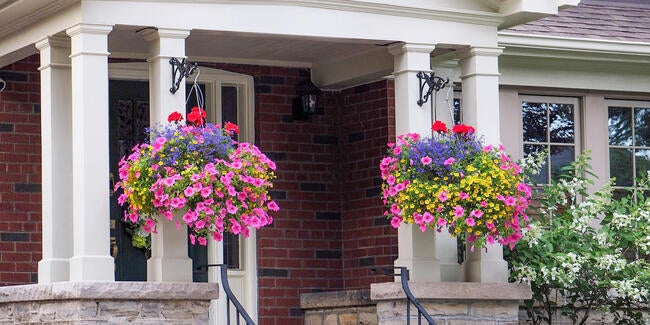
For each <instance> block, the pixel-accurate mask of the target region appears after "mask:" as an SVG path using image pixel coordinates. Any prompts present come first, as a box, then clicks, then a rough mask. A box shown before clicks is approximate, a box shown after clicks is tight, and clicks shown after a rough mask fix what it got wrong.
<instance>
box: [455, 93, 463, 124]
mask: <svg viewBox="0 0 650 325" xmlns="http://www.w3.org/2000/svg"><path fill="white" fill-rule="evenodd" d="M461 122H462V120H461V117H460V98H454V123H461Z"/></svg>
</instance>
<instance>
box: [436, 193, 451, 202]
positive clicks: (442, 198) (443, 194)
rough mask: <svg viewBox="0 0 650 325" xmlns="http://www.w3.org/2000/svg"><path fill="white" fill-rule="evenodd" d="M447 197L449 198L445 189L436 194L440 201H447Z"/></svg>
mask: <svg viewBox="0 0 650 325" xmlns="http://www.w3.org/2000/svg"><path fill="white" fill-rule="evenodd" d="M447 199H449V195H448V194H447V191H441V192H440V193H439V194H438V200H440V202H445V201H447Z"/></svg>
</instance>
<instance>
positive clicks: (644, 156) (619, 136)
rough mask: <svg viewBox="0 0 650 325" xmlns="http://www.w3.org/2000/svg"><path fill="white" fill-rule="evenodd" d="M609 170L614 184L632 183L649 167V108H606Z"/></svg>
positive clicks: (633, 184)
mask: <svg viewBox="0 0 650 325" xmlns="http://www.w3.org/2000/svg"><path fill="white" fill-rule="evenodd" d="M608 123H609V172H610V177H615V178H616V181H615V184H614V185H616V186H620V187H632V186H635V185H636V178H638V177H641V176H645V175H646V173H647V172H648V170H649V169H650V139H649V137H650V108H647V107H633V106H632V105H630V106H627V107H626V106H625V103H623V105H617V106H610V107H609V108H608Z"/></svg>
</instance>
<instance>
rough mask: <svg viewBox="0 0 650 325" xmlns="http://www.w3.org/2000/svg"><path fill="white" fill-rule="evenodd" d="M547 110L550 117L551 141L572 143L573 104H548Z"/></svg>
mask: <svg viewBox="0 0 650 325" xmlns="http://www.w3.org/2000/svg"><path fill="white" fill-rule="evenodd" d="M548 110H549V114H548V115H549V117H550V118H551V122H550V132H549V133H550V136H551V142H555V143H573V141H574V139H573V138H574V122H573V120H574V118H573V105H567V104H550V105H549V108H548Z"/></svg>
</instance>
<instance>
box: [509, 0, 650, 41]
mask: <svg viewBox="0 0 650 325" xmlns="http://www.w3.org/2000/svg"><path fill="white" fill-rule="evenodd" d="M504 31H506V32H516V33H525V34H538V35H540V34H541V35H554V36H564V37H577V38H590V39H607V40H619V41H632V42H650V0H615V1H613V0H609V1H598V0H583V1H582V2H581V3H580V4H579V5H578V6H577V7H573V8H568V9H565V10H562V11H560V13H559V14H558V15H557V16H551V17H547V18H544V19H541V20H537V21H534V22H530V23H527V24H523V25H519V26H515V27H511V28H508V29H505V30H504Z"/></svg>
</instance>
